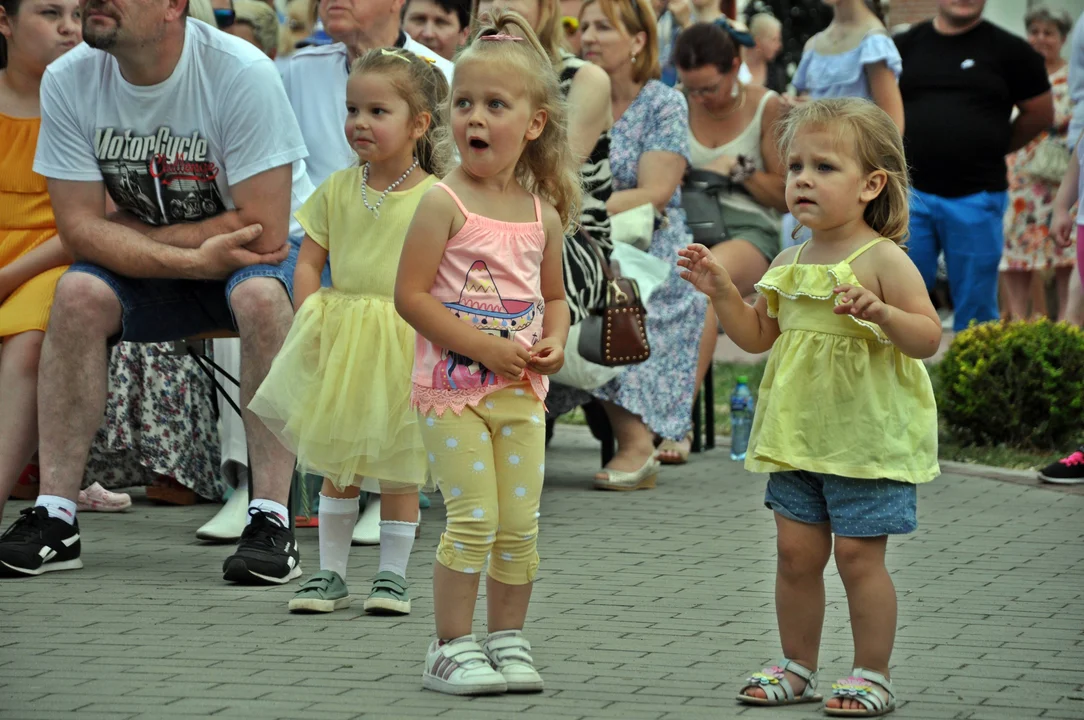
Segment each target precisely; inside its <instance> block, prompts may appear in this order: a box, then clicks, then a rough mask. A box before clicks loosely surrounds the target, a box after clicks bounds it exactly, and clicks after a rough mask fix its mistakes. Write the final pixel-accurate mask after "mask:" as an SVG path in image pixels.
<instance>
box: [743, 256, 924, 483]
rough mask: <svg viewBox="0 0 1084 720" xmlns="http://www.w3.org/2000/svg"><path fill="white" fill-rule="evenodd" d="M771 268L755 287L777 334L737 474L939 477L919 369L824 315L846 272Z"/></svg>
mask: <svg viewBox="0 0 1084 720" xmlns="http://www.w3.org/2000/svg"><path fill="white" fill-rule="evenodd" d="M878 242H891V240H887V239H884V238H881V239H878V240H875V241H873V242H871V243H869V244H867V245H866V246H864V247H862V248H860V249H859V250H858V251H857V252H855V253H854V254H853V255H851V256H850V257H849V258H847V259H846V260H844V261H843V262H841V263H838V264H836V265H802V264H799V263H798V260H799V258H800V257H801V254H802V250H801V249H799V250H798V252H797V253H796V254H795V257H794V262H792V263H791V264H789V265H778V266H776V267H774V268H772V269H770V270H769V271H768V272H766V273H764V277H763V278H761V280H760V282H759V283H757V286H756V288H757V290H758V291H759V292H760V293H761V294H762V295H764V297H765V299H766V300H767V301H768V315H769V316H770V317H773V318H777V319H778V321H779V329H780V331H781V333H782V334H781V335H780V336H779V339H777V340H776V341H775V345H774V346H773V347H772V353H771V356H770V357H769V358H768V366H767V367H766V368H765V369H764V380H763V381H762V383H761V386H760V393H759V396H758V398H757V408H756V415H755V416H754V418H753V428H752V432H751V434H750V437H749V452H748V454H747V455H746V459H745V469H746V470H749V471H751V472H758V473H766V472H779V471H788V470H806V471H809V472H816V473H826V474H829V475H840V476H843V477H847V478H865V479H885V480H896V481H899V482H906V483H915V484H918V483H925V482H929V481H930V480H933V479H934V478H935V477H937V476H938V475H939V474H940V472H941V471H940V468H939V466H938V463H937V405H936V403H935V401H934V394H933V386H932V384H931V383H930V375H929V373H928V372H927V371H926V366H925V365H924V364H923V363H922V361H921V360H917V359H915V358H912V357H908V356H906V355H904V354H903V353H902V352H900V350H899V348H897V347H896V346H895V345H894V344H893V343H892V341H891V340H889V339H888V337H887V336H886V335H885V334H884V331H882V330H881V328H880V327H879V326H877V325H875V324H873V323H870V322H867V321H865V320H860V319H858V318H856V317H854V316H853V315H836V314H835V313H834V312H833V311H832V309H833V308H834V307H835V305H836V303H837V302H838V301H839V299H840V297H841V296H838V295H836V294H835V293H834V292H833V290H834V288H836V287H837V286H839V285H842V284H844V283H846V284H850V285H855V286H860V284H859V282H858V279H857V278H856V277H855V276H854V272H853V271H852V270H851V263H852V262H854V259H855V258H857V257H858V256H859V255H861V254H862V253H863V252H865V251H866V250H868V249H869V248H871V247H873V246H874V245H876V244H877V243H878Z"/></svg>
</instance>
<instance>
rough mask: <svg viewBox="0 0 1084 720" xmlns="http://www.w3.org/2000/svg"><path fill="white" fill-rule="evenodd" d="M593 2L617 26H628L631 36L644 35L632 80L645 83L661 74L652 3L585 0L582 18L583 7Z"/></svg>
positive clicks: (634, 61)
mask: <svg viewBox="0 0 1084 720" xmlns="http://www.w3.org/2000/svg"><path fill="white" fill-rule="evenodd" d="M593 3H597V4H598V6H599V8H601V9H602V14H603V15H605V16H606V17H607V18H609V20H610V22H612V23H613V24H614V26H615V27H618V28H622V27H623V28H625V31H626V32H627V33H628V34H629V35H630V36H633V35H636V34H637V33H643V34H644V36H645V40H644V47H643V49H642V50H641V51H640V52H639V53H638V54H637V55H636V56H635V58H634V59H633V61H632V79H633V81H634V82H637V83H640V84H643V83H646V82H647V81H648V80H658V79H659V78H660V77H662V70H661V68H660V67H659V27H658V25H657V24H656V22H655V11H654V9H652V7H651V3H650V2H649V1H648V0H584V3H583V5H582V6H580V17H583V11H584V9H585V8H586V7H587V6H588V5H591V4H593Z"/></svg>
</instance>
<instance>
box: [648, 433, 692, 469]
mask: <svg viewBox="0 0 1084 720" xmlns="http://www.w3.org/2000/svg"><path fill="white" fill-rule="evenodd" d="M686 442H687V443H689V446H688V447H682V443H686ZM692 447H693V434H692V433H691V432H690V433H688V434H687V435H686V436H685V439H684V440H663V441H662V442H661V443H659V447H658V448H657V449H656V450H655V457H657V458H658V459H659V462H660V463H662V464H663V465H684V464H685V463H687V462H689V452H690V451H691V450H692ZM663 453H672V454H674V455H677V459H667V458H664V457H660V455H662V454H663Z"/></svg>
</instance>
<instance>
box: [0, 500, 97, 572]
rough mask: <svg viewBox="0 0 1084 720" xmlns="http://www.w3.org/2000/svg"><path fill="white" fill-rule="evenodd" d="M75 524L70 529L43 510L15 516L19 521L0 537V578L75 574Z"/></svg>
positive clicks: (79, 564) (80, 563)
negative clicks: (59, 573) (58, 572)
mask: <svg viewBox="0 0 1084 720" xmlns="http://www.w3.org/2000/svg"><path fill="white" fill-rule="evenodd" d="M80 546H81V543H80V542H79V521H78V520H76V521H75V522H74V523H73V524H72V525H69V524H68V523H66V522H64V521H63V520H60V519H59V518H55V517H49V511H48V510H46V509H45V508H43V507H31V508H27V509H26V510H23V511H22V512H21V513H19V519H18V520H16V521H15V522H13V523H12V524H11V527H9V528H8V529H7V532H5V533H4V534H3V535H0V575H7V576H9V577H18V576H21V575H41V574H42V573H47V572H52V571H54V570H78V569H79V568H81V567H83V561H82V560H80V559H79V550H80Z"/></svg>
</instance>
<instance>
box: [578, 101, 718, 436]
mask: <svg viewBox="0 0 1084 720" xmlns="http://www.w3.org/2000/svg"><path fill="white" fill-rule="evenodd" d="M652 151H663V152H670V153H674V154H676V155H680V156H681V157H683V158H685V159H686V161H687V160H688V158H689V109H688V106H687V105H686V104H685V98H684V97H683V96H682V95H681V93H679V92H678V91H676V90H674V89H673V88H669V87H667V86H666V85H664V84H663V83H661V82H659V81H657V80H650V81H648V83H647V85H645V86H644V88H643V89H642V90H641V91H640V94H639V95H637V96H636V98H635V99H634V100H633V101H632V104H631V105H629V107H628V109H627V110H625V112H624V114H623V115H622V116H621V117H620V118H619V119H618V120H617V121H616V122H615V123H614V126H613V129H612V130H611V131H610V169H611V171H612V172H613V190H614V192H619V191H621V190H629V189H631V188H634V187H636V183H637V171H638V170H639V165H640V156H641V155H643V154H644V153H645V152H652ZM666 217H667V219H668V221H669V222H668V224H666V225H665V226H664V227H662V228H660V229H659V230H657V231H656V232H655V235H654V237H653V238H652V240H651V247H650V248H649V250H648V251H649V252H650V253H651V254H652V255H654V256H655V257H657V258H661V259H663V260H666V261H667V262H668V263H670V264H671V266H672V271H671V273H670V277H669V278H668V279H667V280H666V282H664V283H663V284H662V285H661V286H659V288H658V289H657V290H655V292H654V294H653V295H652V296H651V299H650V300H648V302H647V338H648V342H650V343H651V357H650V358H649V359H648V360H647V361H646V362H643V363H640V364H639V365H630V366H629V367H628V369H627V370H625V371H624V372H623V373H621V375H619V376H618V377H617V378H616V379H615V380H613V381H611V382H609V383H607V384H606V385H603V386H602V387H600V388H599V389H597V390H595V391H594V393H593V394H594V395H595V397H597V398H599V399H601V400H607V401H609V402H612V403H614V404H616V405H619V406H620V407H622V408H624V409H625V410H628V411H629V412H631V413H633V414H635V415H639V416H640V417H641V418H642V419H643V421H644V422H645V423H646V424H647V425H648V427H650V428H651V429H652V430H654V431H655V432H656V433H657V434H658V435H660V436H662V437H663V438H668V439H671V440H682V439H684V438H685V436H686V434H687V433H688V432H689V429H690V427H691V425H692V404H693V388H694V386H695V384H696V363H697V356H698V348H699V347H700V335H701V332H702V331H703V329H704V315H705V313H706V311H707V298H705V297H704V296H703V295H702V294H701V293H699V292H697V291H696V290H695V289H694V288H693V286H692V285H690V284H689V283H687V282H685V281H684V280H682V279H681V276H680V275H679V274H678V273H679V269H678V266H677V252H678V250H680V249H681V248H683V247H685V246H686V245H688V244H689V243H690V242H692V236H691V235H689V232H688V229H687V228H686V225H685V211H684V210H682V209H681V188H680V187H679V188H678V189H677V190H675V191H674V195H673V196H672V197H671V198H670V202H669V203H668V204H667V207H666Z"/></svg>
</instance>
